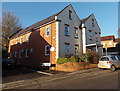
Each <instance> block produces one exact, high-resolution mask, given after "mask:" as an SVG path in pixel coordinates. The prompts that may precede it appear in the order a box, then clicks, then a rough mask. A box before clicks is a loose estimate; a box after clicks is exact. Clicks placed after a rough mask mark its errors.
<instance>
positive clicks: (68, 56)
mask: <svg viewBox="0 0 120 91" xmlns="http://www.w3.org/2000/svg"><path fill="white" fill-rule="evenodd" d="M71 56H74V54H68V55H66V56H65V57H66V58H70V57H71Z"/></svg>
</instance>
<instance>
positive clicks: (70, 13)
mask: <svg viewBox="0 0 120 91" xmlns="http://www.w3.org/2000/svg"><path fill="white" fill-rule="evenodd" d="M69 19H71V20H72V11H71V10H69Z"/></svg>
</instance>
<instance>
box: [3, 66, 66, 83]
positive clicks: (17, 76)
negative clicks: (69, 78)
mask: <svg viewBox="0 0 120 91" xmlns="http://www.w3.org/2000/svg"><path fill="white" fill-rule="evenodd" d="M60 73H64V72H58V71H49V70H42V71H41V70H33V69H30V68H25V67H16V68H6V69H2V83H9V82H14V81H20V80H27V79H33V78H38V77H43V76H44V77H47V76H49V75H52V74H53V75H54V74H60Z"/></svg>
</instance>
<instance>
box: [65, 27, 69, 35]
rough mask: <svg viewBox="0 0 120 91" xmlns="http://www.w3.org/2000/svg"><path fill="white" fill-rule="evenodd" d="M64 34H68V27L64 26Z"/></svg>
mask: <svg viewBox="0 0 120 91" xmlns="http://www.w3.org/2000/svg"><path fill="white" fill-rule="evenodd" d="M65 35H69V27H68V26H65Z"/></svg>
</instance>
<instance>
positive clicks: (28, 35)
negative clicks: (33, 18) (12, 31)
mask: <svg viewBox="0 0 120 91" xmlns="http://www.w3.org/2000/svg"><path fill="white" fill-rule="evenodd" d="M29 41H30V34H27V35H26V42H29Z"/></svg>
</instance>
